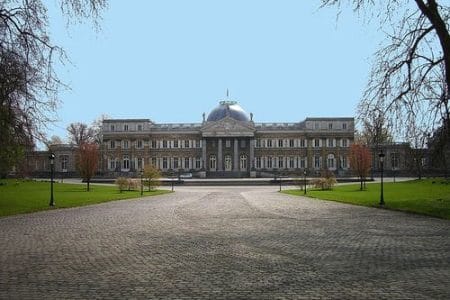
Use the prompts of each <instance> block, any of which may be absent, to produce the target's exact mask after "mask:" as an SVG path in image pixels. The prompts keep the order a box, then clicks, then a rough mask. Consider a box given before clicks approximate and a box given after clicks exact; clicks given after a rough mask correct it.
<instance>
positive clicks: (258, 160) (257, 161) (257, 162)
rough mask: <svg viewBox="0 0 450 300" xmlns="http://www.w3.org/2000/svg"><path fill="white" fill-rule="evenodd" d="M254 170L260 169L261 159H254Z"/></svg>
mask: <svg viewBox="0 0 450 300" xmlns="http://www.w3.org/2000/svg"><path fill="white" fill-rule="evenodd" d="M256 168H257V169H261V157H260V156H258V157H256Z"/></svg>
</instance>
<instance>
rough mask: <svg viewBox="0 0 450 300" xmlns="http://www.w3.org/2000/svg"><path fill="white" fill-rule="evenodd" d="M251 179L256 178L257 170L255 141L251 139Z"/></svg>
mask: <svg viewBox="0 0 450 300" xmlns="http://www.w3.org/2000/svg"><path fill="white" fill-rule="evenodd" d="M250 177H251V178H255V177H256V170H255V139H253V138H252V139H250Z"/></svg>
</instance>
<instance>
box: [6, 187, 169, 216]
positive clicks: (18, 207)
mask: <svg viewBox="0 0 450 300" xmlns="http://www.w3.org/2000/svg"><path fill="white" fill-rule="evenodd" d="M53 187H54V199H55V204H56V205H55V206H54V207H50V206H49V202H50V182H37V181H16V180H0V216H8V215H15V214H20V213H29V212H35V211H40V210H47V209H54V208H66V207H74V206H82V205H89V204H95V203H102V202H108V201H112V200H119V199H129V198H138V197H140V196H141V193H140V191H125V192H122V193H120V192H119V190H118V189H117V187H115V186H100V185H91V190H90V191H89V192H87V191H86V185H85V184H65V183H55V184H54V185H53ZM169 192H170V191H167V190H155V191H152V192H148V191H145V192H144V196H154V195H161V194H165V193H169Z"/></svg>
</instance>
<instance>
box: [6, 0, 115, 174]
mask: <svg viewBox="0 0 450 300" xmlns="http://www.w3.org/2000/svg"><path fill="white" fill-rule="evenodd" d="M58 2H59V4H60V8H61V11H62V13H63V14H64V15H66V16H67V18H68V20H76V21H81V20H84V19H92V20H94V22H95V24H96V20H97V19H98V17H99V13H100V12H101V11H102V10H103V9H104V8H105V7H106V4H107V0H59V1H58ZM65 60H66V55H65V53H64V50H63V49H62V48H61V47H59V46H57V45H55V44H53V43H52V41H51V39H50V36H49V32H48V15H47V8H46V4H44V3H43V1H42V0H27V1H25V0H22V1H21V0H0V130H1V132H0V169H1V170H0V172H1V173H4V172H5V171H4V170H6V171H8V170H10V169H11V167H12V166H13V165H15V164H17V163H18V161H20V159H21V158H22V157H23V154H24V152H25V149H26V148H28V147H31V148H32V147H34V142H35V140H36V139H39V140H42V141H45V138H44V136H45V134H44V129H45V128H46V126H47V124H48V123H49V122H52V121H54V120H55V110H56V107H57V104H58V91H59V90H60V89H61V88H62V87H65V85H64V84H63V83H62V82H61V81H60V79H59V78H58V76H57V74H56V72H55V68H54V65H55V63H57V62H58V61H60V62H64V61H65Z"/></svg>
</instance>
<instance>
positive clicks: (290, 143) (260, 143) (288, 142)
mask: <svg viewBox="0 0 450 300" xmlns="http://www.w3.org/2000/svg"><path fill="white" fill-rule="evenodd" d="M307 146H308V140H307V139H257V140H256V145H255V147H256V148H306V147H307ZM311 146H312V147H314V148H319V147H328V148H334V147H349V146H350V141H349V139H347V138H343V139H334V138H327V139H319V138H315V139H312V140H311Z"/></svg>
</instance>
